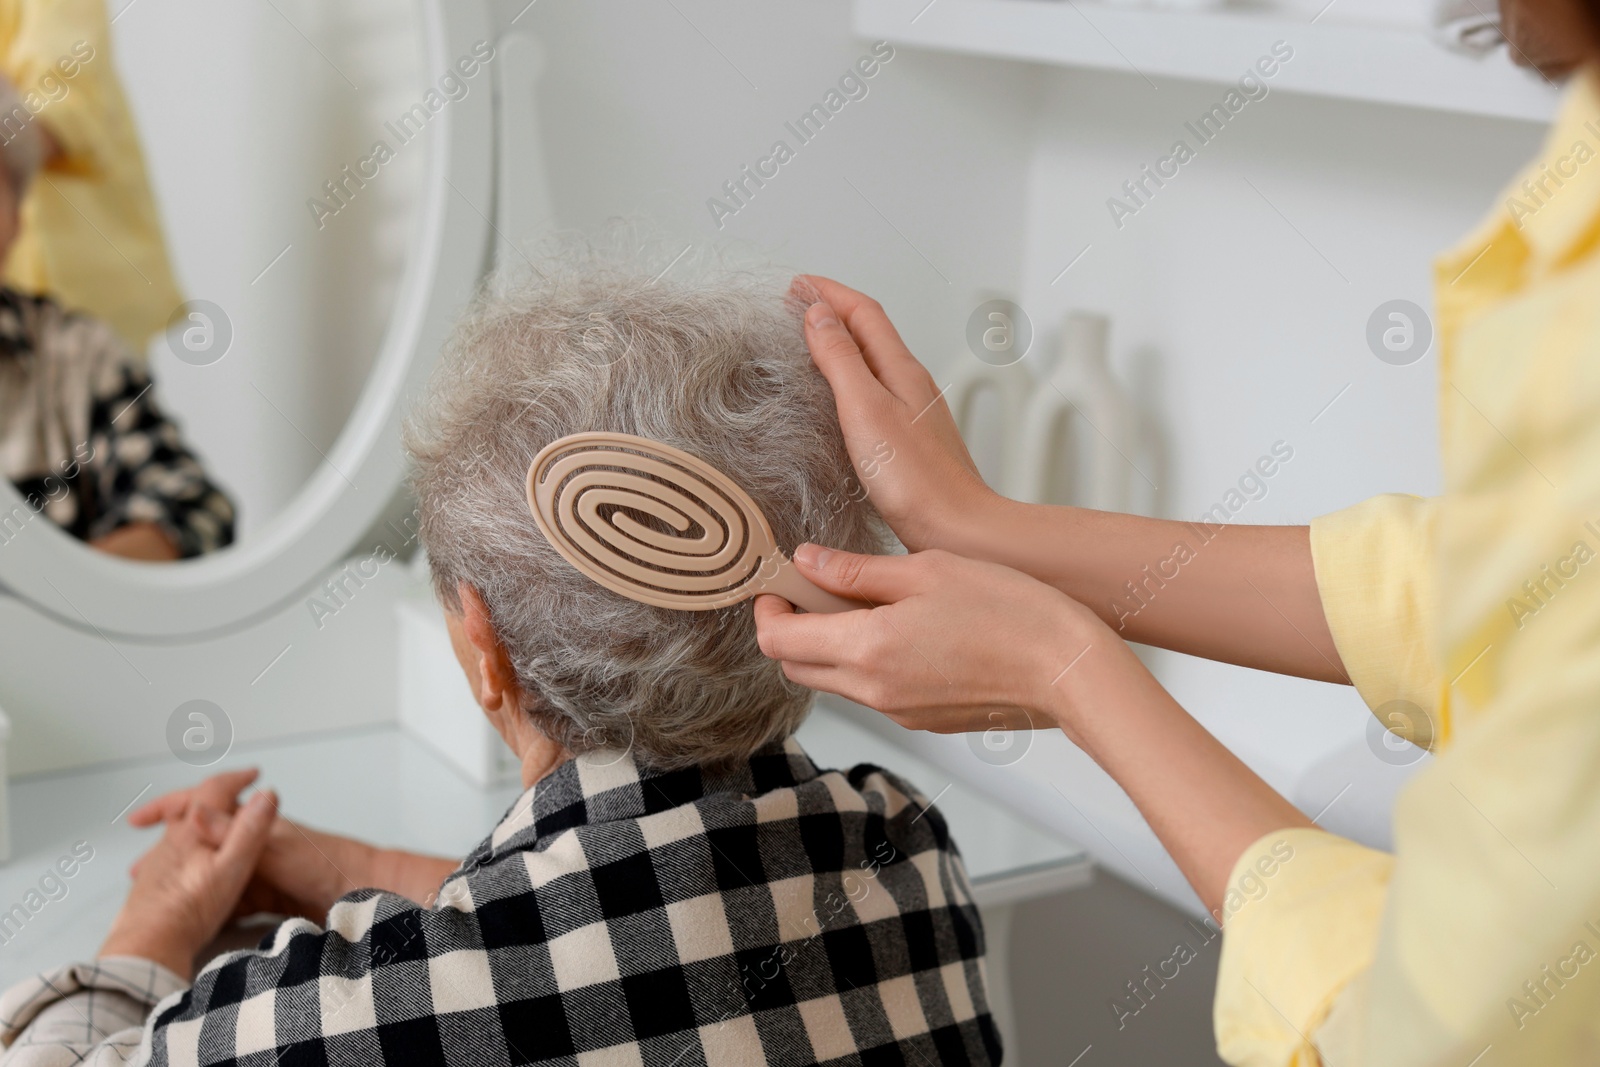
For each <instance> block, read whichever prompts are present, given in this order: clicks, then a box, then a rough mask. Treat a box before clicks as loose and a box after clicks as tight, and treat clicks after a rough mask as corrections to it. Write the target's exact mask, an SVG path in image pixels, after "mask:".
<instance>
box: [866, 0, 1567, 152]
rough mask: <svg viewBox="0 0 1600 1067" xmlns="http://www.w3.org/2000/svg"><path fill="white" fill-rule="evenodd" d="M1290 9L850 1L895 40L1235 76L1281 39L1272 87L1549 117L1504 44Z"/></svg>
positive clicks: (1220, 78) (1543, 98)
mask: <svg viewBox="0 0 1600 1067" xmlns="http://www.w3.org/2000/svg"><path fill="white" fill-rule="evenodd" d="M1336 10H1337V9H1330V11H1329V13H1328V14H1327V15H1326V16H1324V17H1323V18H1321V19H1319V20H1318V21H1317V22H1315V23H1312V22H1310V20H1309V19H1308V18H1307V17H1305V16H1303V15H1301V14H1299V13H1295V12H1291V13H1281V14H1275V13H1270V12H1249V13H1246V12H1231V11H1207V12H1184V11H1159V10H1140V9H1132V8H1121V7H1110V6H1106V5H1102V4H1097V3H1093V2H1091V0H1070V2H1069V0H932V3H929V0H855V26H856V31H857V32H858V33H859V34H861V35H862V36H864V37H867V38H871V39H879V38H882V39H885V40H887V41H889V42H890V43H892V44H895V45H904V46H906V47H912V48H930V49H936V50H940V51H947V52H961V53H966V54H970V55H981V56H993V57H998V58H1004V59H1018V60H1025V61H1029V62H1035V63H1049V64H1055V65H1058V66H1066V67H1082V68H1089V69H1095V70H1116V71H1124V72H1127V73H1130V74H1142V75H1143V76H1145V77H1148V78H1152V79H1154V78H1158V77H1171V78H1187V79H1191V80H1197V81H1205V82H1216V83H1231V82H1235V81H1237V80H1238V78H1239V77H1240V76H1241V75H1242V74H1243V73H1244V72H1245V71H1246V70H1248V69H1250V67H1251V66H1252V65H1253V64H1254V63H1255V62H1256V60H1257V59H1258V58H1260V57H1261V56H1264V55H1267V54H1268V52H1269V50H1270V49H1271V47H1272V45H1273V43H1274V42H1275V41H1280V40H1281V41H1286V42H1288V44H1289V45H1290V46H1291V47H1292V48H1293V49H1294V57H1293V59H1291V60H1290V61H1289V62H1287V63H1285V64H1283V65H1282V66H1281V67H1280V68H1279V70H1278V72H1277V74H1276V75H1275V76H1274V77H1273V78H1272V79H1270V81H1269V86H1270V88H1271V89H1272V90H1274V91H1278V90H1282V91H1286V92H1295V93H1307V94H1312V95H1317V96H1329V97H1338V98H1342V99H1348V100H1363V101H1369V102H1373V103H1382V104H1396V105H1401V106H1405V107H1420V108H1433V109H1437V110H1443V111H1456V112H1465V113H1468V114H1475V115H1490V116H1497V117H1500V118H1509V119H1521V120H1524V121H1532V122H1548V121H1549V120H1550V119H1551V118H1552V117H1553V115H1554V114H1555V110H1556V104H1557V101H1558V98H1559V95H1560V94H1559V93H1558V92H1557V91H1556V90H1555V89H1554V88H1553V87H1551V86H1550V85H1549V84H1547V83H1546V82H1544V81H1543V80H1542V79H1541V78H1539V76H1538V75H1535V74H1532V73H1530V72H1528V71H1524V70H1520V69H1518V68H1517V67H1516V66H1514V65H1513V64H1512V63H1511V61H1510V59H1509V58H1508V57H1507V55H1506V50H1505V49H1500V50H1498V51H1497V52H1495V53H1493V54H1491V55H1489V56H1487V57H1485V58H1482V59H1478V58H1473V57H1470V56H1463V55H1459V54H1456V53H1454V52H1450V51H1448V50H1446V49H1444V48H1442V47H1440V46H1439V45H1437V44H1435V43H1434V42H1433V41H1432V40H1430V39H1429V37H1428V35H1427V33H1426V32H1425V31H1424V30H1422V29H1421V28H1420V27H1417V28H1407V27H1404V26H1399V25H1384V24H1381V23H1372V22H1369V23H1358V22H1354V21H1351V22H1347V23H1340V22H1339V21H1338V20H1337V17H1336V15H1335V13H1334V12H1335V11H1336Z"/></svg>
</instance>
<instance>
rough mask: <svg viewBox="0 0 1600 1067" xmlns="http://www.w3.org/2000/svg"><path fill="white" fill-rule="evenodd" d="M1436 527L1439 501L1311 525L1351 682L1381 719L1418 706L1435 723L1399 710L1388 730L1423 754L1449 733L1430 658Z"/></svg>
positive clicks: (1380, 503) (1362, 511)
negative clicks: (1395, 705)
mask: <svg viewBox="0 0 1600 1067" xmlns="http://www.w3.org/2000/svg"><path fill="white" fill-rule="evenodd" d="M1437 521H1438V502H1437V501H1436V500H1430V499H1424V498H1422V497H1415V496H1404V495H1401V494H1398V493H1391V494H1386V495H1383V496H1376V497H1373V498H1372V499H1371V500H1367V501H1364V502H1362V503H1360V504H1357V505H1356V506H1354V507H1350V508H1345V509H1344V510H1343V511H1336V512H1334V513H1333V514H1331V515H1324V516H1322V517H1321V518H1319V519H1316V520H1314V521H1313V522H1312V523H1311V559H1312V565H1313V566H1314V567H1315V568H1316V576H1317V590H1318V592H1319V593H1320V594H1321V596H1322V609H1323V612H1324V613H1325V614H1326V615H1327V619H1328V628H1329V630H1330V631H1331V632H1332V634H1333V643H1334V646H1335V647H1336V648H1337V649H1338V650H1339V657H1340V659H1342V660H1343V661H1344V666H1345V670H1346V671H1347V672H1349V675H1350V681H1351V682H1352V683H1353V684H1354V685H1355V688H1356V692H1357V693H1359V694H1360V695H1361V699H1362V700H1364V701H1366V704H1367V707H1369V708H1372V709H1373V710H1374V711H1378V710H1379V709H1382V708H1384V707H1385V706H1386V705H1391V704H1392V702H1394V701H1406V702H1409V703H1411V704H1414V705H1416V706H1417V708H1419V709H1420V710H1421V711H1422V712H1423V713H1424V715H1426V716H1427V718H1428V723H1420V722H1414V721H1412V720H1413V718H1414V717H1413V716H1410V715H1408V714H1406V713H1405V712H1404V711H1403V710H1401V711H1399V712H1398V713H1396V714H1393V715H1385V716H1384V725H1385V726H1388V727H1389V728H1391V729H1393V730H1395V732H1396V733H1399V734H1400V735H1401V736H1404V737H1405V738H1406V739H1407V740H1409V741H1414V742H1416V743H1417V744H1419V745H1422V746H1423V747H1425V748H1432V747H1436V746H1437V744H1438V743H1439V742H1440V741H1442V740H1444V739H1445V737H1446V736H1447V732H1448V725H1449V724H1448V722H1447V716H1446V715H1445V709H1444V708H1443V707H1442V706H1441V703H1442V701H1441V694H1442V693H1443V679H1442V677H1441V676H1440V673H1439V669H1438V667H1437V665H1436V663H1435V660H1434V657H1433V655H1432V650H1433V636H1434V632H1435V627H1436V624H1437V616H1438V609H1437V602H1438V601H1437V589H1436V588H1435V580H1434V558H1433V551H1434V550H1433V547H1432V546H1433V544H1434V529H1435V526H1436V523H1437ZM1429 724H1431V726H1432V730H1431V731H1430V730H1429Z"/></svg>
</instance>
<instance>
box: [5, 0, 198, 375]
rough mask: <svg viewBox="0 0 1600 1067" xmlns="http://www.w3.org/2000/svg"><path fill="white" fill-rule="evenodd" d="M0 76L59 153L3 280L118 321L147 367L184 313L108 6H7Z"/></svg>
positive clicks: (26, 2) (45, 1)
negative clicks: (152, 345) (147, 357)
mask: <svg viewBox="0 0 1600 1067" xmlns="http://www.w3.org/2000/svg"><path fill="white" fill-rule="evenodd" d="M0 71H3V72H4V74H5V76H6V77H7V78H8V79H9V80H10V81H11V83H12V84H13V85H14V86H15V87H16V90H17V92H18V94H20V95H21V96H22V97H23V101H24V105H25V110H26V111H27V112H28V113H30V114H29V117H24V116H22V115H16V114H13V115H4V116H0V129H3V128H5V127H7V125H8V124H11V125H14V124H15V123H18V122H25V121H35V122H38V123H40V124H41V126H42V127H43V128H44V129H45V130H48V131H49V133H50V134H51V135H52V136H53V137H54V138H55V140H56V142H57V144H59V145H60V147H61V156H60V157H58V158H57V159H56V160H55V161H54V163H52V164H51V165H50V166H48V167H46V168H45V169H44V170H43V171H41V172H40V173H39V175H38V177H36V178H35V179H34V182H33V187H32V188H31V189H30V191H29V192H28V195H27V196H26V197H25V198H24V199H23V202H22V229H21V233H20V234H19V236H18V238H17V242H16V243H15V244H14V245H13V246H12V248H11V254H10V256H9V258H8V259H7V261H6V271H5V280H6V282H7V283H8V284H10V285H14V286H16V287H17V288H19V289H23V290H26V291H29V292H35V293H48V294H50V295H52V296H54V297H55V298H56V299H57V300H58V301H59V302H60V303H61V304H63V305H64V306H66V307H69V308H76V309H81V310H83V311H87V312H89V313H90V314H92V315H94V316H96V317H97V318H101V319H104V320H106V321H107V322H109V323H110V324H111V326H112V328H113V329H115V330H116V331H117V334H118V335H119V336H120V337H121V338H122V339H123V341H124V342H125V343H126V344H127V345H128V347H129V348H130V349H132V350H133V352H134V353H135V354H136V355H138V356H141V357H142V356H143V354H144V350H145V345H146V343H147V342H148V340H149V338H150V336H151V335H152V334H154V333H157V332H159V331H160V330H162V329H164V328H165V326H166V322H167V317H168V316H169V315H170V314H171V313H172V312H173V310H174V309H175V308H176V307H177V306H178V304H179V303H181V302H182V299H183V298H182V297H181V296H180V295H179V294H178V287H177V284H176V283H175V282H174V281H173V278H172V268H171V267H170V266H169V264H168V262H167V250H166V246H165V244H164V242H163V241H162V236H161V220H160V217H159V216H158V215H157V212H156V205H155V200H154V198H153V197H152V195H151V192H150V183H149V181H148V180H147V178H146V177H145V166H144V155H143V153H142V152H141V151H140V148H139V136H138V132H137V131H136V130H135V129H134V125H133V116H132V115H131V114H130V113H129V111H128V105H127V102H126V101H125V100H124V99H123V97H122V88H121V86H120V84H119V83H118V80H117V72H116V68H115V66H114V64H113V62H112V56H111V39H110V26H109V25H108V23H107V22H106V12H105V6H104V3H103V0H0Z"/></svg>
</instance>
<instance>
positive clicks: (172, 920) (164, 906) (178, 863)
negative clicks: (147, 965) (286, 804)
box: [100, 792, 278, 978]
mask: <svg viewBox="0 0 1600 1067" xmlns="http://www.w3.org/2000/svg"><path fill="white" fill-rule="evenodd" d="M277 811H278V800H277V797H276V796H274V795H273V794H272V793H269V792H258V793H256V794H255V795H254V796H252V797H251V798H250V801H249V803H247V804H245V805H244V807H243V808H241V809H239V811H238V814H237V815H235V816H234V817H233V818H231V819H228V818H227V816H224V815H221V813H219V812H217V811H215V810H214V809H211V808H207V807H206V806H205V805H204V804H201V803H194V804H191V805H190V806H189V807H188V809H187V810H186V812H185V814H184V815H183V816H182V817H181V818H177V819H174V820H172V821H170V822H168V823H167V830H166V833H165V834H163V835H162V838H161V840H160V841H159V842H157V843H156V846H155V847H154V848H152V849H151V850H150V851H149V852H147V853H145V854H144V856H143V857H142V858H141V859H140V861H139V863H138V866H137V870H138V873H137V874H136V875H135V877H134V880H133V888H132V889H131V890H130V891H129V892H128V899H127V902H126V903H124V904H123V906H122V911H121V912H120V913H119V914H118V915H117V919H116V921H115V922H114V923H113V924H112V926H111V933H110V935H109V936H107V938H106V941H105V944H104V945H102V946H101V948H100V955H102V956H137V957H140V958H141V959H147V960H151V961H153V962H155V963H159V964H161V965H162V966H163V967H166V968H167V969H168V970H170V971H172V972H173V973H174V974H177V975H179V976H181V977H183V978H189V977H190V976H191V971H192V969H193V966H194V957H195V954H196V953H198V952H199V951H200V950H201V949H202V948H204V947H205V946H206V945H207V944H209V943H210V942H211V939H212V938H214V937H216V936H217V933H218V931H220V930H221V929H222V926H223V924H224V923H225V922H227V920H228V917H229V916H230V915H232V914H233V912H234V909H235V907H236V905H237V904H238V902H239V899H240V897H241V895H242V894H243V892H244V888H245V886H246V884H248V882H249V881H250V875H251V872H252V871H254V870H255V867H256V862H257V861H258V860H259V859H260V858H261V853H262V852H263V851H264V850H265V848H266V845H267V838H268V836H269V834H270V833H271V832H272V824H273V821H274V820H275V819H276V818H277ZM214 818H222V819H226V821H227V827H226V830H225V832H224V834H223V836H222V840H221V841H220V842H219V843H218V844H215V845H213V844H212V843H211V841H210V839H209V835H208V824H209V823H210V822H211V820H213V819H214Z"/></svg>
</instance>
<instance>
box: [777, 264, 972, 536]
mask: <svg viewBox="0 0 1600 1067" xmlns="http://www.w3.org/2000/svg"><path fill="white" fill-rule="evenodd" d="M791 293H792V294H793V295H794V296H796V297H798V298H800V299H813V298H814V297H820V298H821V299H820V301H819V302H818V303H815V304H813V305H812V306H811V308H810V310H809V311H807V312H806V321H805V334H806V346H807V347H808V348H809V349H810V350H811V358H812V360H813V361H814V362H815V363H816V365H817V369H818V370H820V371H821V372H822V376H823V377H824V378H826V379H827V380H828V385H829V386H830V387H831V388H832V389H833V397H834V402H835V404H836V405H837V407H838V410H839V423H840V427H841V428H842V429H843V431H844V441H845V447H846V448H848V449H849V451H850V459H851V461H852V462H853V463H854V464H855V466H856V470H857V472H858V474H859V475H860V477H861V480H862V483H863V485H865V486H866V489H867V495H868V497H869V498H870V499H871V500H872V503H873V504H874V505H875V506H876V507H877V509H878V513H879V514H881V515H882V516H883V518H884V521H886V522H887V523H888V524H889V527H890V528H891V529H892V530H894V532H895V534H896V536H898V537H899V538H900V540H901V542H902V543H903V544H904V545H905V546H906V547H907V548H909V549H911V550H912V551H919V550H921V549H924V548H940V547H948V546H949V544H950V542H949V541H948V540H945V539H942V538H947V537H948V536H949V535H950V534H951V533H952V532H953V529H954V527H955V526H956V524H959V523H963V522H967V521H970V519H971V516H973V515H976V514H980V513H981V512H982V511H984V510H985V509H987V508H989V507H990V506H991V505H992V504H993V503H994V502H996V501H997V500H998V499H999V498H998V496H997V494H995V493H994V492H993V491H992V490H991V489H990V488H989V487H988V486H987V485H985V484H984V481H983V478H982V476H980V475H979V473H978V468H977V466H976V465H975V464H974V463H973V462H972V456H971V455H970V454H969V453H968V452H967V446H966V444H965V443H964V442H963V441H962V440H961V433H960V431H959V430H957V429H956V423H955V419H954V417H952V415H951V414H950V408H949V406H948V405H947V404H945V402H944V399H943V397H942V396H941V395H940V390H939V386H938V385H936V384H935V383H934V380H933V378H932V376H931V375H929V374H928V372H927V370H926V369H924V367H923V366H922V364H921V363H919V362H917V358H916V357H915V356H913V355H912V354H911V350H910V349H908V348H907V347H906V345H905V342H904V341H902V340H901V339H900V334H899V333H898V332H897V331H896V330H895V328H894V324H893V323H891V322H890V321H889V317H888V316H887V315H885V314H884V311H883V308H882V306H881V305H879V304H878V302H877V301H875V300H872V299H870V298H868V297H866V296H864V295H863V294H861V293H858V292H856V291H855V290H854V289H850V288H848V287H846V286H843V285H840V284H839V283H838V282H835V281H831V280H829V279H827V278H822V277H817V276H814V275H804V276H802V277H800V278H797V279H795V283H794V286H793V287H792V288H791Z"/></svg>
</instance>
